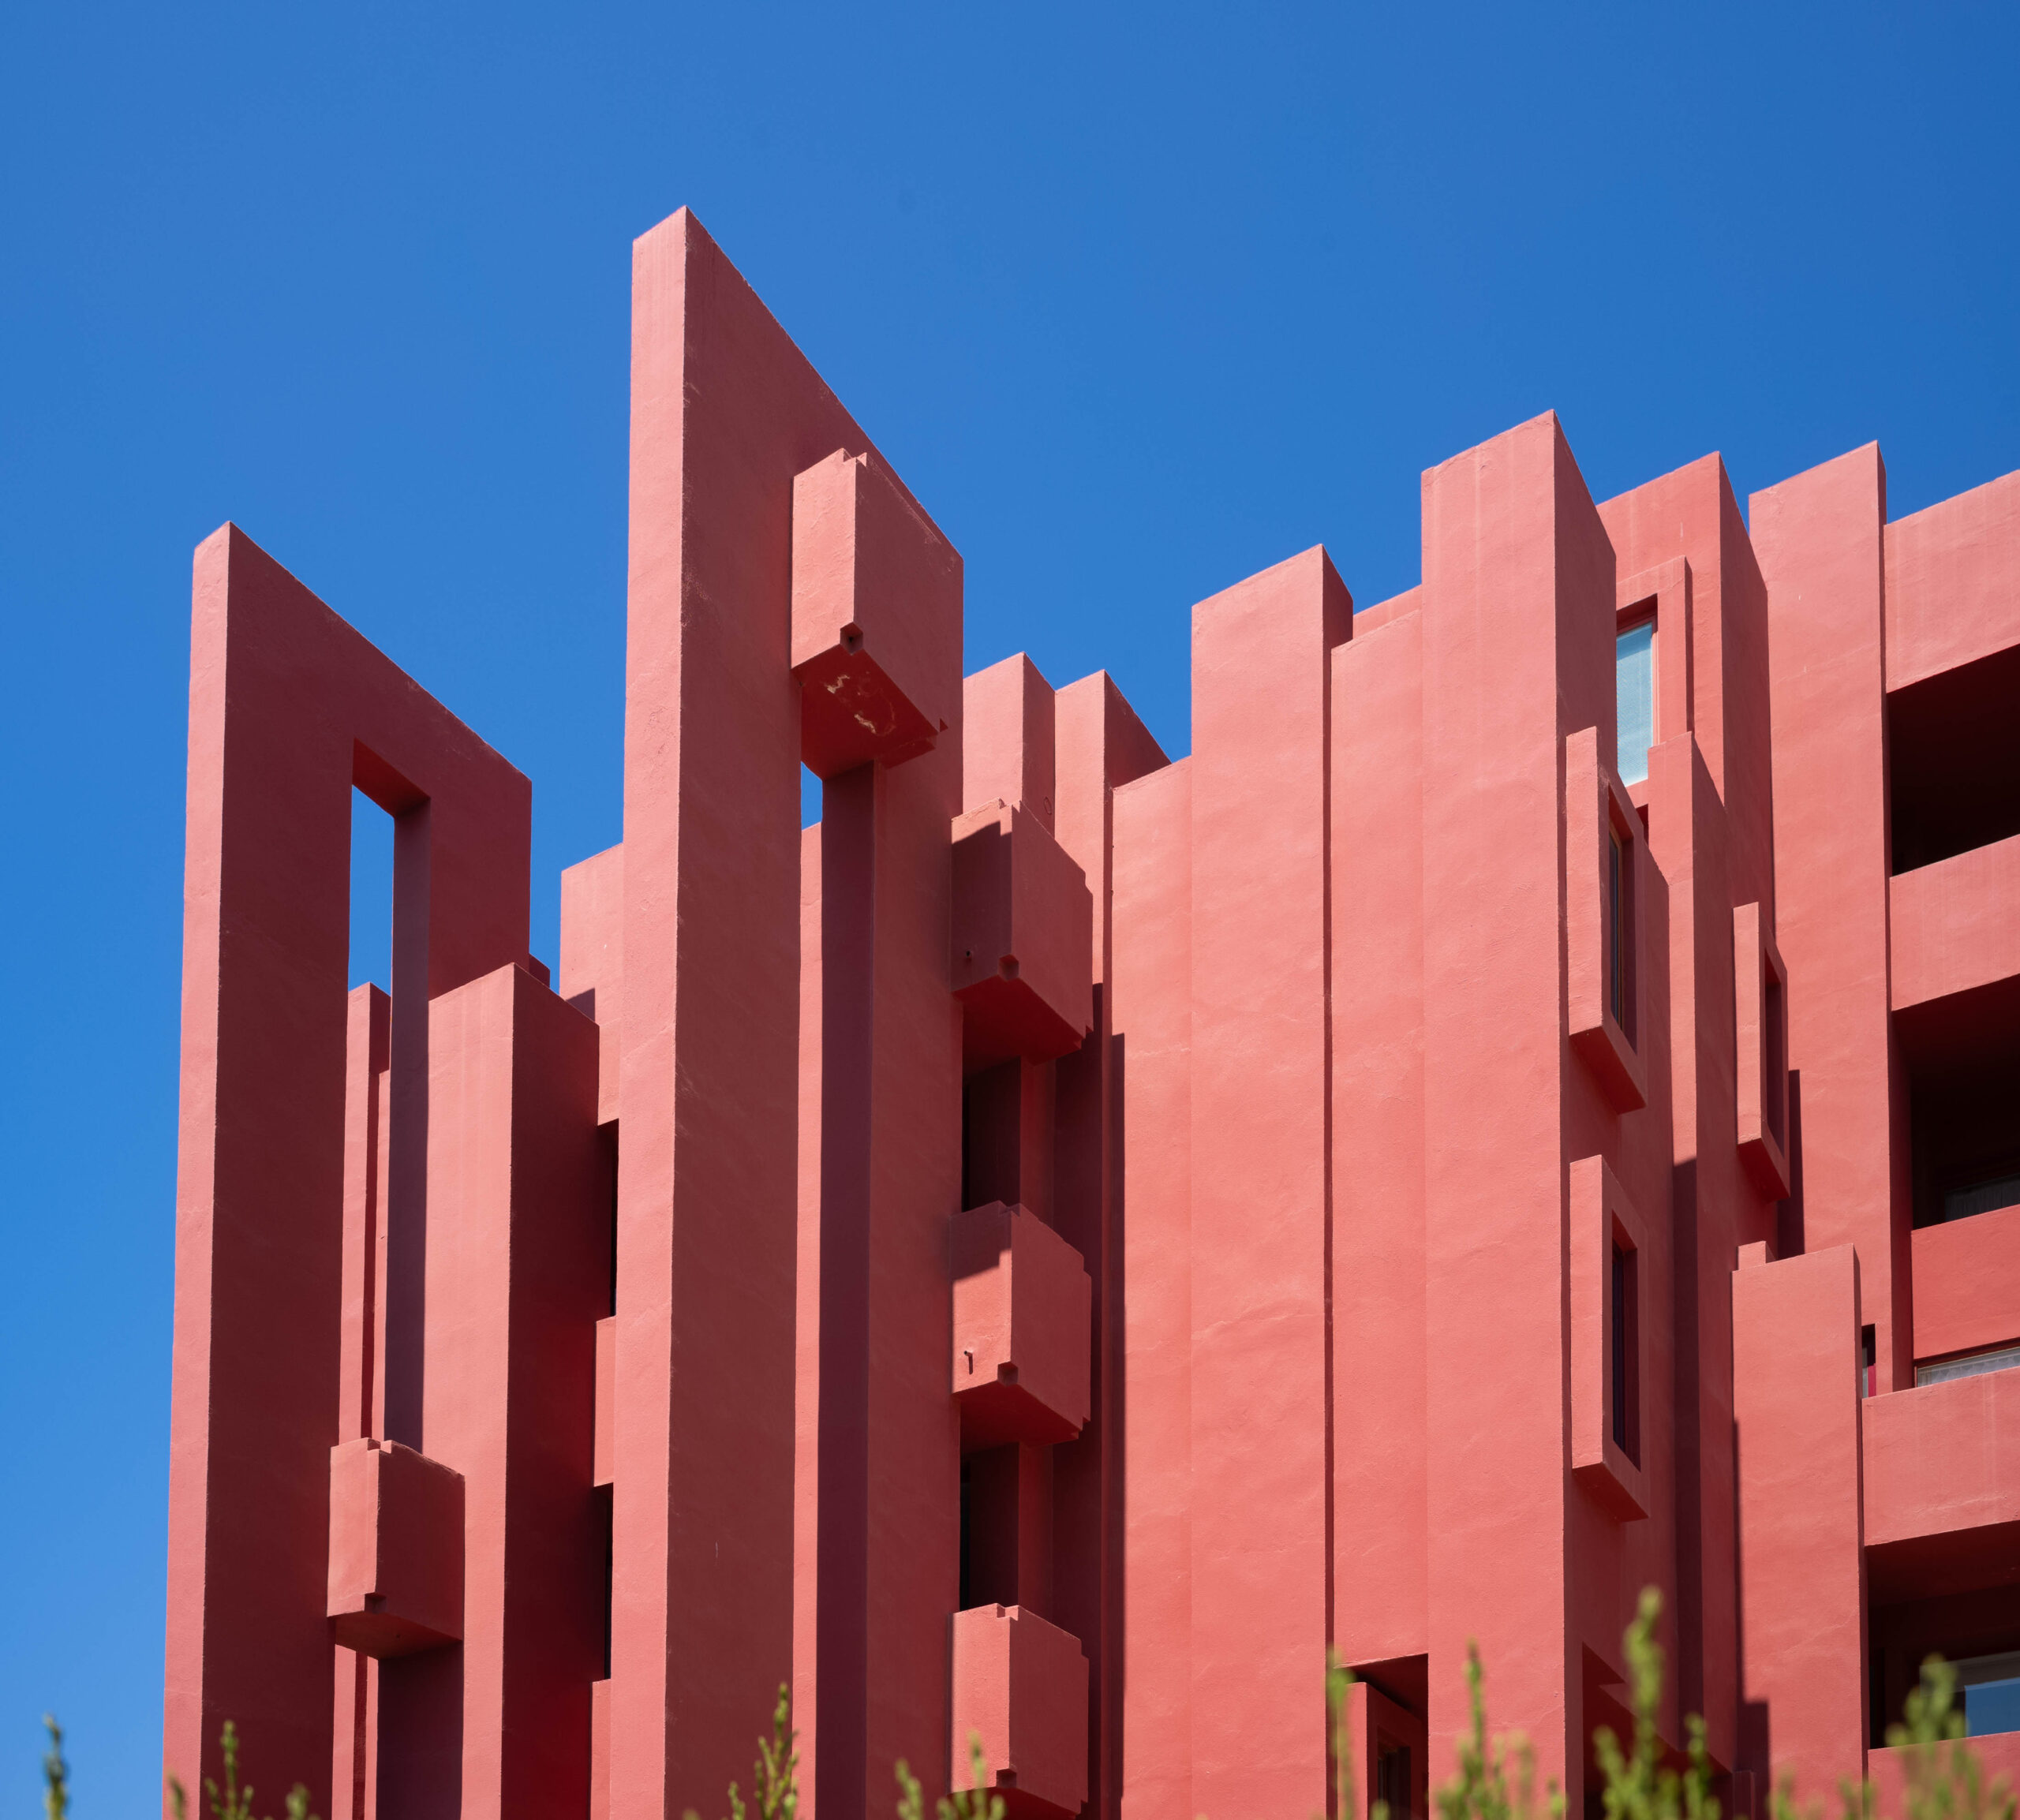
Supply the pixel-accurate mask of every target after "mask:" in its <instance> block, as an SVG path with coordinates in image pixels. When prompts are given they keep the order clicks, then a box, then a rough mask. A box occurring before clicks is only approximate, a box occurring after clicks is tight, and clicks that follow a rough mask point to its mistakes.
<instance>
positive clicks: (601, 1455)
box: [590, 1314, 617, 1486]
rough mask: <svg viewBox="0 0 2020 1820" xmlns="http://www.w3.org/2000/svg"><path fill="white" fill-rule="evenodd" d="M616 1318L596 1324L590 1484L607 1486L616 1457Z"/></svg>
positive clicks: (607, 1315)
mask: <svg viewBox="0 0 2020 1820" xmlns="http://www.w3.org/2000/svg"><path fill="white" fill-rule="evenodd" d="M616 1437H617V1317H616V1316H615V1315H614V1314H606V1315H605V1316H604V1317H603V1319H602V1320H600V1321H598V1322H597V1434H596V1466H595V1469H594V1471H593V1475H592V1477H591V1478H590V1483H591V1484H592V1485H598V1486H604V1485H608V1484H609V1483H610V1482H612V1479H613V1478H615V1459H616V1457H617V1444H616Z"/></svg>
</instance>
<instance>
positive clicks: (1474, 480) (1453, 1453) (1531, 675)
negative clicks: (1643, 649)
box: [1421, 415, 1614, 1814]
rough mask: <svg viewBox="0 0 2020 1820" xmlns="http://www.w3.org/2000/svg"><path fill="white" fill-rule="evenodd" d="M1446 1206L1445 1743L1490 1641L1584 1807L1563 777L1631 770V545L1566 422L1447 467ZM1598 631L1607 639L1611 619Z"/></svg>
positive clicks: (1509, 1696)
mask: <svg viewBox="0 0 2020 1820" xmlns="http://www.w3.org/2000/svg"><path fill="white" fill-rule="evenodd" d="M1423 577H1424V578H1423V607H1422V609H1421V611H1422V614H1423V751H1424V771H1423V802H1424V823H1423V906H1424V951H1423V970H1424V974H1423V977H1424V1137H1423V1154H1424V1186H1423V1195H1424V1207H1425V1228H1424V1229H1425V1264H1426V1273H1427V1285H1428V1287H1427V1298H1426V1304H1425V1346H1426V1350H1427V1368H1426V1380H1425V1408H1426V1415H1427V1433H1428V1437H1429V1440H1428V1456H1427V1482H1426V1504H1427V1519H1428V1521H1427V1527H1428V1532H1429V1536H1430V1548H1429V1561H1428V1565H1429V1574H1428V1580H1429V1620H1430V1621H1429V1642H1430V1655H1431V1711H1430V1734H1431V1735H1430V1748H1431V1757H1432V1762H1431V1777H1432V1780H1433V1781H1434V1782H1436V1781H1441V1780H1442V1779H1443V1778H1444V1777H1446V1776H1447V1775H1448V1774H1450V1772H1451V1770H1452V1766H1453V1740H1454V1739H1455V1738H1456V1737H1457V1736H1458V1735H1459V1734H1460V1733H1461V1732H1462V1731H1463V1730H1464V1729H1465V1727H1466V1725H1467V1722H1468V1716H1467V1712H1466V1695H1465V1681H1464V1679H1463V1676H1462V1674H1461V1667H1462V1665H1463V1664H1464V1662H1465V1652H1466V1646H1467V1643H1468V1640H1469V1639H1477V1640H1478V1642H1479V1646H1480V1651H1481V1654H1482V1657H1483V1661H1484V1662H1485V1664H1486V1665H1487V1675H1488V1679H1487V1699H1488V1701H1489V1703H1490V1707H1491V1712H1492V1713H1493V1717H1494V1724H1495V1725H1496V1726H1497V1727H1503V1728H1509V1729H1513V1730H1521V1731H1522V1732H1526V1733H1527V1734H1528V1736H1529V1737H1530V1738H1531V1739H1532V1740H1534V1741H1535V1743H1536V1749H1537V1753H1538V1768H1539V1774H1542V1775H1547V1776H1554V1777H1557V1778H1558V1782H1559V1785H1560V1787H1562V1788H1563V1789H1564V1790H1565V1792H1566V1796H1567V1799H1568V1801H1569V1809H1570V1811H1572V1812H1573V1813H1574V1814H1575V1813H1577V1812H1578V1811H1579V1809H1580V1801H1581V1799H1582V1787H1581V1782H1582V1777H1581V1773H1580V1771H1581V1767H1582V1752H1580V1751H1577V1750H1575V1749H1567V1743H1568V1740H1570V1739H1572V1738H1574V1737H1577V1736H1580V1733H1581V1731H1582V1725H1581V1716H1580V1713H1579V1710H1578V1705H1577V1684H1576V1683H1575V1681H1574V1680H1573V1676H1575V1675H1576V1674H1577V1668H1578V1665H1577V1663H1576V1662H1575V1661H1573V1660H1571V1659H1570V1657H1571V1655H1572V1651H1571V1650H1570V1649H1569V1641H1568V1639H1569V1596H1570V1589H1569V1584H1568V1576H1567V1571H1566V1532H1567V1526H1568V1523H1569V1512H1568V1509H1567V1487H1566V1430H1565V1414H1564V1410H1565V1405H1564V1401H1563V1399H1564V1394H1565V1387H1566V1375H1565V1373H1566V1343H1565V1325H1564V1322H1565V1313H1564V1310H1565V1305H1566V1304H1565V1295H1566V1285H1565V1277H1564V1269H1565V1263H1564V1260H1565V1243H1566V1240H1565V1234H1566V1168H1567V1158H1566V1119H1567V1116H1568V1113H1569V1108H1568V1107H1567V1104H1566V1102H1567V1100H1568V1098H1569V1097H1570V1095H1569V1092H1568V1090H1567V1089H1568V1085H1569V1084H1568V1082H1567V1080H1566V1075H1567V1073H1568V1071H1569V1070H1571V1069H1573V1068H1574V1067H1580V1066H1582V1064H1581V1063H1579V1062H1578V1061H1577V1059H1576V1058H1575V1057H1574V1056H1573V1054H1572V1052H1571V1051H1570V1048H1569V1041H1568V1038H1567V1036H1566V1030H1567V1024H1566V996H1565V994H1566V980H1565V976H1564V973H1563V965H1564V963H1563V960H1562V953H1563V949H1562V942H1563V934H1562V929H1563V923H1562V909H1561V905H1562V889H1563V886H1562V877H1563V874H1562V841H1563V838H1564V836H1563V832H1562V808H1561V805H1562V770H1563V765H1564V742H1565V737H1566V734H1569V733H1570V732H1573V731H1577V730H1579V729H1580V728H1584V727H1594V726H1595V725H1596V727H1597V730H1598V738H1599V754H1600V757H1602V758H1603V759H1604V760H1606V761H1607V762H1609V763H1610V761H1611V760H1612V757H1613V753H1614V723H1613V716H1612V712H1611V708H1612V692H1611V688H1610V681H1609V671H1610V659H1611V656H1612V653H1611V650H1610V645H1608V644H1607V643H1606V642H1605V641H1603V640H1600V639H1597V638H1592V637H1587V638H1586V639H1584V641H1580V640H1578V639H1577V638H1573V637H1568V636H1567V634H1568V633H1570V632H1571V631H1573V630H1577V629H1579V626H1580V619H1581V618H1589V615H1592V614H1594V613H1596V614H1599V615H1603V616H1605V617H1607V618H1609V619H1610V615H1611V612H1612V607H1613V599H1614V575H1613V563H1612V551H1611V548H1610V545H1609V544H1607V540H1606V536H1605V533H1604V532H1603V530H1602V529H1600V526H1599V521H1598V518H1597V515H1596V514H1595V513H1594V512H1593V510H1592V504H1591V501H1590V499H1588V497H1587V495H1586V494H1585V490H1584V483H1583V481H1582V480H1580V477H1579V475H1578V471H1577V465H1576V464H1575V463H1574V462H1573V460H1572V458H1571V451H1570V450H1569V447H1566V443H1565V441H1564V438H1563V435H1562V432H1561V431H1560V430H1559V429H1558V424H1557V420H1556V418H1555V417H1554V416H1551V415H1546V416H1543V417H1538V418H1536V419H1534V420H1532V421H1531V422H1529V423H1527V424H1522V425H1521V426H1519V427H1518V428H1515V429H1513V430H1510V431H1509V432H1506V434H1505V435H1500V436H1498V437H1496V438H1495V439H1494V440H1493V441H1491V442H1490V443H1483V445H1481V447H1479V448H1476V449H1474V450H1469V451H1468V453H1466V454H1463V455H1460V456H1457V457H1455V458H1453V460H1451V461H1449V462H1446V463H1444V464H1443V465H1442V466H1439V467H1437V468H1435V469H1431V470H1430V471H1429V472H1427V473H1426V474H1425V476H1424V478H1423ZM1584 630H1586V631H1588V633H1589V631H1590V630H1592V628H1591V627H1590V626H1589V624H1588V625H1587V626H1584Z"/></svg>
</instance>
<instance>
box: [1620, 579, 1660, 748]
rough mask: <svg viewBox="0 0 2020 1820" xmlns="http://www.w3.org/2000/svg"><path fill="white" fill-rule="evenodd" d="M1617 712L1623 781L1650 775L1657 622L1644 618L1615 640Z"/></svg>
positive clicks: (1653, 724) (1653, 739)
mask: <svg viewBox="0 0 2020 1820" xmlns="http://www.w3.org/2000/svg"><path fill="white" fill-rule="evenodd" d="M1614 712H1615V715H1616V716H1617V719H1618V734H1617V740H1618V750H1619V757H1620V781H1621V782H1622V783H1640V782H1641V781H1642V779H1644V778H1645V777H1647V776H1648V748H1649V747H1650V746H1652V745H1654V744H1655V621H1654V620H1652V619H1644V620H1643V621H1642V622H1641V623H1640V625H1639V626H1629V627H1628V629H1627V630H1625V632H1623V633H1621V634H1620V636H1619V637H1618V638H1616V639H1615V640H1614Z"/></svg>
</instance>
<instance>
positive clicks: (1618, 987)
mask: <svg viewBox="0 0 2020 1820" xmlns="http://www.w3.org/2000/svg"><path fill="white" fill-rule="evenodd" d="M1626 870H1627V868H1626V866H1625V865H1624V864H1623V863H1622V854H1621V850H1620V836H1619V835H1617V834H1615V833H1614V832H1612V831H1611V830H1610V829H1609V830H1608V831H1607V995H1608V997H1609V999H1610V1002H1611V1003H1612V1006H1613V1021H1614V1022H1615V1023H1616V1024H1618V1025H1619V1026H1620V1027H1621V1029H1622V1030H1625V1029H1626V1028H1627V891H1626V887H1625V873H1626Z"/></svg>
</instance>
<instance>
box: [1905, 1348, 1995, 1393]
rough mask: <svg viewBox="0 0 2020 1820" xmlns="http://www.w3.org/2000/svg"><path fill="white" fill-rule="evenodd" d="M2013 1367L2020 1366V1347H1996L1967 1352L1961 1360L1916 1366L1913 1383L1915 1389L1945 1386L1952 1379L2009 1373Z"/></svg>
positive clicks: (1947, 1360)
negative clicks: (1989, 1373) (1935, 1385)
mask: <svg viewBox="0 0 2020 1820" xmlns="http://www.w3.org/2000/svg"><path fill="white" fill-rule="evenodd" d="M2014 1366H2020V1346H2000V1347H1994V1348H1993V1349H1992V1351H1990V1352H1969V1353H1966V1354H1965V1355H1964V1356H1963V1357H1962V1358H1944V1359H1939V1360H1938V1361H1937V1362H1936V1363H1935V1364H1933V1365H1918V1366H1916V1367H1915V1383H1916V1385H1917V1388H1919V1387H1920V1386H1921V1385H1925V1384H1947V1383H1948V1382H1949V1381H1951V1378H1953V1377H1982V1376H1983V1375H1984V1373H1986V1372H1988V1371H2011V1370H2013V1368H2014Z"/></svg>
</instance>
